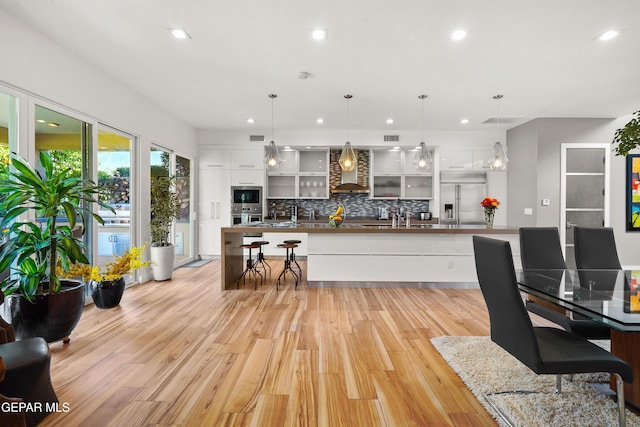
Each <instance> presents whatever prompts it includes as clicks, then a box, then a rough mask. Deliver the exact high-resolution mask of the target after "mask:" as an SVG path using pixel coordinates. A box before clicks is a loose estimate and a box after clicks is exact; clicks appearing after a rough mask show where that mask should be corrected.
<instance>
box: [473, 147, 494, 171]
mask: <svg viewBox="0 0 640 427" xmlns="http://www.w3.org/2000/svg"><path fill="white" fill-rule="evenodd" d="M472 156H473V169H482V170H487V171H488V170H491V168H490V167H489V163H490V162H492V161H493V159H494V156H493V150H492V149H486V150H473V151H472Z"/></svg>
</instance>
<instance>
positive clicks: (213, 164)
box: [198, 149, 231, 169]
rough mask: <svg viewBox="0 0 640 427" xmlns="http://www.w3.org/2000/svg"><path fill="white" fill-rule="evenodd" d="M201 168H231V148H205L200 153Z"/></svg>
mask: <svg viewBox="0 0 640 427" xmlns="http://www.w3.org/2000/svg"><path fill="white" fill-rule="evenodd" d="M198 157H199V164H200V168H202V169H229V168H230V167H231V150H214V149H212V150H209V149H203V150H200V151H199V153H198Z"/></svg>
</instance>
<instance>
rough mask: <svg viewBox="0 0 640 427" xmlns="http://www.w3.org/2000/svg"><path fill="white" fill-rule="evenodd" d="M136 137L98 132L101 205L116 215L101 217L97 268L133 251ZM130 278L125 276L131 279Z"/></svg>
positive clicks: (102, 128)
mask: <svg viewBox="0 0 640 427" xmlns="http://www.w3.org/2000/svg"><path fill="white" fill-rule="evenodd" d="M132 144H133V137H132V136H131V135H128V134H125V133H122V132H119V131H117V130H114V129H111V128H108V127H106V126H103V125H101V126H100V127H99V129H98V144H97V145H98V150H97V160H98V161H97V168H98V184H99V185H100V187H102V189H103V193H102V201H103V202H106V203H108V204H109V205H110V206H111V207H112V208H113V209H114V210H115V214H113V213H111V212H109V211H107V210H105V211H101V212H100V214H101V216H102V218H103V219H104V224H98V242H97V243H98V244H97V249H98V252H97V257H95V260H94V264H96V265H100V266H104V265H106V264H107V263H109V262H111V261H113V260H114V259H115V256H118V255H122V254H124V253H125V252H127V251H128V250H129V248H130V247H131V240H132V239H131V222H132V221H131V212H132V209H131V208H132V205H133V204H134V203H133V200H134V198H133V197H132V192H133V189H134V188H135V187H134V185H133V183H132V180H133V174H132V173H131V172H132V170H131V147H132ZM129 278H130V276H128V275H127V276H125V279H129Z"/></svg>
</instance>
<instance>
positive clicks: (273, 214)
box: [271, 203, 278, 221]
mask: <svg viewBox="0 0 640 427" xmlns="http://www.w3.org/2000/svg"><path fill="white" fill-rule="evenodd" d="M271 219H273V220H274V221H275V220H276V219H278V212H276V204H275V203H271Z"/></svg>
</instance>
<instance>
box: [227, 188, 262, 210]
mask: <svg viewBox="0 0 640 427" xmlns="http://www.w3.org/2000/svg"><path fill="white" fill-rule="evenodd" d="M243 213H244V214H252V215H255V214H259V215H260V216H262V187H246V186H243V187H231V215H239V214H243Z"/></svg>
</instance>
